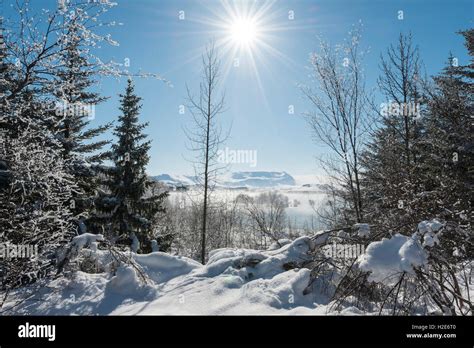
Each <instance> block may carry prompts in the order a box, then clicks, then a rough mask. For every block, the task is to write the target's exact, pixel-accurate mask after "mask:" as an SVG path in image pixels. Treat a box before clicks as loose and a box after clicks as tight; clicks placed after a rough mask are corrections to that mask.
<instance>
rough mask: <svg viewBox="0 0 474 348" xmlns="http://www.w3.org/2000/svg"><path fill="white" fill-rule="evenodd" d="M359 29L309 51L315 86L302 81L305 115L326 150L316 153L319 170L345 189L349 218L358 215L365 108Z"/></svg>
mask: <svg viewBox="0 0 474 348" xmlns="http://www.w3.org/2000/svg"><path fill="white" fill-rule="evenodd" d="M360 38H361V34H360V28H359V27H357V28H356V29H355V30H354V31H352V32H350V38H349V41H348V42H345V43H344V44H343V45H341V46H336V47H331V46H330V45H329V44H327V43H326V42H324V41H321V42H320V52H319V53H313V54H312V55H311V71H312V76H313V78H314V82H315V85H316V86H314V87H311V86H302V88H301V89H302V91H303V93H304V95H305V96H306V97H307V98H308V100H309V101H310V102H311V104H312V106H313V108H314V109H313V111H311V112H309V113H307V114H306V117H307V120H308V123H309V125H310V127H311V129H312V131H313V134H314V137H315V139H316V140H317V141H320V142H322V143H323V144H325V145H326V146H328V148H329V149H330V151H331V154H330V156H328V158H321V163H322V165H323V167H324V168H325V170H326V171H327V172H328V173H329V174H330V175H331V176H332V177H333V178H334V179H335V180H337V182H338V184H339V186H341V187H342V188H344V190H345V191H346V190H347V191H348V195H349V197H348V201H349V202H350V203H351V205H352V208H353V209H354V214H355V219H356V220H357V222H361V221H362V219H363V204H362V195H361V185H360V180H361V178H360V174H361V173H360V169H361V166H360V161H359V158H360V152H361V148H362V145H363V142H362V140H363V139H362V138H363V135H364V132H363V125H364V119H365V117H366V115H367V112H368V109H369V103H368V97H367V93H366V90H365V80H364V74H363V69H362V66H361V61H362V57H363V54H364V52H363V51H361V50H360V48H359V43H360Z"/></svg>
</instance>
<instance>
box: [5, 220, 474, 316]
mask: <svg viewBox="0 0 474 348" xmlns="http://www.w3.org/2000/svg"><path fill="white" fill-rule="evenodd" d="M442 226H443V225H442V224H441V223H440V222H438V221H437V220H432V221H424V222H422V223H420V225H419V226H418V230H417V232H416V233H414V234H413V235H412V236H403V235H400V234H394V235H392V236H391V237H390V238H383V239H382V240H379V241H374V242H371V243H369V245H368V246H367V248H366V249H365V251H363V253H362V254H359V255H357V256H356V257H357V260H356V261H355V265H356V267H358V268H359V269H360V270H362V271H366V272H369V275H370V276H369V278H368V279H367V281H368V282H377V283H379V284H385V285H387V286H393V284H396V283H397V280H398V279H400V275H401V274H402V273H403V274H406V275H407V276H410V275H414V274H415V269H418V270H428V269H429V268H428V267H429V265H428V257H429V253H430V247H432V246H433V245H434V244H436V243H438V239H439V238H440V237H441V235H442V233H443V229H442ZM356 227H357V228H358V236H359V237H360V238H362V239H364V238H370V234H371V231H370V227H369V225H367V224H357V225H356ZM341 233H342V232H337V233H336V238H339V237H337V236H338V235H340V234H341ZM329 235H330V232H327V231H320V232H317V233H316V234H315V235H314V236H312V237H308V236H302V237H299V238H297V239H295V240H293V241H289V240H280V241H279V243H280V245H278V244H276V243H274V244H273V245H271V246H270V247H269V248H268V250H250V249H234V248H223V249H217V250H213V251H211V252H210V254H209V260H208V262H207V263H206V264H205V265H202V264H201V263H198V262H196V261H194V260H192V259H189V258H186V257H182V256H178V255H170V254H167V253H163V252H152V253H149V254H135V253H133V252H131V251H128V252H118V251H114V253H111V252H110V251H109V250H107V249H105V250H102V249H98V243H99V242H104V240H103V238H102V236H101V235H92V234H83V235H80V236H77V237H75V238H74V239H73V242H72V250H73V251H74V254H75V255H79V260H80V261H81V263H82V265H84V264H87V265H88V266H87V270H88V273H86V272H82V271H75V272H72V273H71V274H70V275H69V276H60V277H59V278H57V279H56V280H53V281H52V282H49V283H47V284H46V286H43V287H38V286H34V287H24V288H21V289H18V290H15V291H12V292H11V293H9V294H8V297H7V298H6V301H5V303H4V305H3V307H2V308H1V310H0V314H7V315H12V314H14V315H278V314H285V315H288V314H290V315H296V314H297V315H360V314H364V315H371V314H378V313H379V312H378V310H377V306H372V305H369V306H368V307H366V308H367V310H365V311H364V312H362V311H361V310H359V309H358V308H356V307H354V306H353V304H354V303H353V302H352V300H351V299H350V298H348V300H347V301H344V302H343V303H341V302H338V306H334V304H335V303H334V302H333V301H332V299H333V295H334V293H335V288H336V286H337V284H338V283H339V281H340V280H341V275H342V273H343V272H344V271H341V270H340V268H339V267H332V268H328V269H327V270H326V271H325V272H322V273H321V272H319V271H318V273H316V274H315V275H312V271H311V269H314V268H312V266H311V264H312V263H314V262H315V259H314V255H315V254H314V253H315V252H316V251H318V252H319V251H321V252H322V253H323V254H325V253H324V250H325V248H328V247H330V244H327V243H328V241H329V240H330V239H329ZM117 253H118V254H117ZM325 257H330V258H334V257H335V255H332V256H331V255H329V256H328V255H327V254H325ZM119 259H120V261H119ZM86 261H87V262H86ZM317 263H319V261H318V262H317ZM331 264H332V263H331ZM313 266H314V265H313ZM473 266H474V265H473V264H471V265H470V267H471V269H472V267H473ZM92 270H93V272H92ZM460 275H461V274H460ZM467 279H468V278H467V277H462V276H460V277H459V279H458V281H459V284H460V285H461V286H462V287H463V288H464V289H466V291H467V293H463V294H462V296H463V297H465V298H472V296H473V295H474V283H466V282H467V281H468V280H467ZM469 281H470V280H469ZM336 308H337V309H336ZM384 310H385V311H388V312H382V314H384V313H386V314H390V313H391V310H392V309H391V308H389V309H384ZM431 311H432V308H431V307H429V308H428V307H426V305H425V306H424V307H420V309H419V311H417V313H419V314H426V313H429V312H431Z"/></svg>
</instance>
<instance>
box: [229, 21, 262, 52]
mask: <svg viewBox="0 0 474 348" xmlns="http://www.w3.org/2000/svg"><path fill="white" fill-rule="evenodd" d="M229 33H230V36H231V39H232V41H233V42H234V43H235V44H237V45H240V46H251V45H253V44H254V43H255V41H256V40H257V37H258V25H257V23H256V21H255V20H254V19H252V18H236V19H234V20H233V22H232V24H231V25H230V28H229Z"/></svg>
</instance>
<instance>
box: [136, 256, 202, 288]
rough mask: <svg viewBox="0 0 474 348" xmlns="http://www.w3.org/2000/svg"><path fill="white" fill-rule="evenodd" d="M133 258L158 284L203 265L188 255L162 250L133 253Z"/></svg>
mask: <svg viewBox="0 0 474 348" xmlns="http://www.w3.org/2000/svg"><path fill="white" fill-rule="evenodd" d="M133 259H134V260H135V261H136V262H137V263H138V264H139V265H140V266H141V267H142V268H143V269H144V271H145V272H146V274H147V275H148V276H149V277H150V278H151V279H152V280H153V281H154V282H155V283H157V284H159V283H163V282H165V281H168V280H169V279H172V278H174V277H177V276H180V275H183V274H187V273H189V272H191V271H192V270H193V269H196V268H199V267H202V265H201V264H200V263H199V262H196V261H194V260H192V259H189V258H187V257H184V256H173V255H169V254H166V253H163V252H161V251H156V252H152V253H150V254H133Z"/></svg>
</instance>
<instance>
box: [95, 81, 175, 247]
mask: <svg viewBox="0 0 474 348" xmlns="http://www.w3.org/2000/svg"><path fill="white" fill-rule="evenodd" d="M120 97H121V99H120V103H121V106H120V111H121V112H122V115H120V116H119V119H118V121H119V124H118V125H117V126H116V127H115V131H114V134H115V136H117V138H118V140H117V143H115V144H113V145H112V153H111V160H112V161H113V163H114V166H113V167H111V168H109V169H108V171H107V179H106V180H105V185H106V187H107V188H108V190H109V193H107V194H104V195H102V197H101V198H100V199H99V200H98V206H97V208H98V210H99V212H100V214H98V216H97V220H98V221H99V222H100V223H101V224H102V226H103V227H104V232H105V234H106V235H109V236H110V237H112V238H114V239H115V240H123V239H128V238H130V239H131V240H132V249H135V250H140V251H149V250H150V248H151V245H150V242H151V239H152V235H153V219H154V217H155V216H156V214H157V213H159V212H161V211H163V209H164V206H163V201H164V199H165V198H166V196H167V193H166V192H162V193H159V194H153V193H152V192H151V190H150V188H151V187H152V185H153V184H154V182H153V181H152V180H150V179H149V178H148V177H147V175H146V172H145V167H146V165H147V164H148V161H149V159H150V157H149V156H148V151H149V150H150V144H151V141H145V139H146V137H147V136H146V135H145V134H143V129H144V128H145V127H146V126H147V124H146V123H145V124H140V123H139V120H138V116H139V112H140V108H141V105H140V100H141V98H140V97H138V96H137V95H136V94H135V92H134V86H133V83H132V81H131V80H130V79H129V80H128V84H127V88H126V91H125V94H124V95H120ZM137 242H139V245H137Z"/></svg>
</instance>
